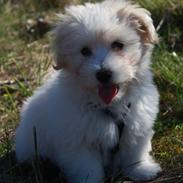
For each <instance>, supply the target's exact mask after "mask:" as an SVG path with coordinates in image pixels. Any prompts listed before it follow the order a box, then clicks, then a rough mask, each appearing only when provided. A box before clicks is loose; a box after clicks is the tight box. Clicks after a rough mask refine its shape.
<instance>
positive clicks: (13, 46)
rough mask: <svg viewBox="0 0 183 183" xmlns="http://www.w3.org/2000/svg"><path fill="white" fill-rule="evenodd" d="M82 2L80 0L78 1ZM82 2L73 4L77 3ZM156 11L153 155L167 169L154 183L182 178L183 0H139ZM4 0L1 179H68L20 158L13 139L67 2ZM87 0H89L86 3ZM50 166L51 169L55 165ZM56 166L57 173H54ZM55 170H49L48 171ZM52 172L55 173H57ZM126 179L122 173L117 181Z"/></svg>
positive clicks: (21, 182)
mask: <svg viewBox="0 0 183 183" xmlns="http://www.w3.org/2000/svg"><path fill="white" fill-rule="evenodd" d="M78 1H79V0H78ZM78 1H77V0H73V2H75V3H77V2H78ZM136 1H138V2H139V3H140V4H141V5H142V6H143V7H145V8H147V9H148V10H149V11H150V12H151V13H152V17H153V20H154V24H155V26H156V28H157V31H158V33H159V35H160V43H159V44H158V45H157V46H156V48H155V51H154V54H153V65H152V67H153V72H154V74H155V82H156V84H157V86H158V89H159V91H160V94H161V101H160V113H159V116H158V119H157V121H156V125H155V130H156V134H155V136H154V139H153V155H154V156H155V157H156V159H157V161H158V162H160V164H161V165H162V167H163V170H164V171H163V172H162V173H161V174H160V175H159V177H158V178H157V179H156V180H153V181H151V182H153V183H157V182H163V183H164V182H166V183H182V182H183V46H182V45H183V32H182V30H183V0H156V1H149V0H136ZM60 2H61V3H59V0H52V1H49V0H39V1H36V0H33V1H31V0H27V1H25V2H24V1H23V0H0V182H2V183H12V182H13V183H30V182H36V183H43V182H48V183H51V182H52V183H54V182H58V181H59V182H64V177H63V174H62V173H58V171H57V170H56V169H54V168H53V167H52V166H50V165H49V163H48V162H46V164H45V163H43V162H42V161H38V160H37V161H35V162H33V163H32V166H27V165H24V164H18V163H17V162H16V160H15V156H14V152H13V148H14V143H13V137H14V132H15V128H16V126H17V125H18V121H19V111H20V108H21V105H22V102H23V101H24V99H25V98H26V97H28V96H30V95H31V94H32V92H33V90H34V89H35V88H36V87H37V86H39V85H40V84H41V81H42V78H43V76H44V75H45V73H46V72H47V70H48V69H49V67H50V64H51V60H52V55H51V54H50V40H51V33H50V31H49V30H51V28H52V27H53V26H54V24H53V22H54V21H55V19H56V18H55V13H58V12H60V11H62V9H63V7H64V5H65V4H68V3H71V1H68V0H65V1H60ZM82 2H84V1H82ZM50 167H51V169H50ZM51 170H52V171H51ZM48 171H49V172H50V171H51V172H52V173H49V176H48V173H46V172H48ZM52 174H53V175H52ZM125 180H126V179H125V178H124V177H121V176H117V177H116V178H114V180H113V181H112V182H113V183H120V182H124V181H125Z"/></svg>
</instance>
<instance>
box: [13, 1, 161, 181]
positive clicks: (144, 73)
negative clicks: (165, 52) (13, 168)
mask: <svg viewBox="0 0 183 183" xmlns="http://www.w3.org/2000/svg"><path fill="white" fill-rule="evenodd" d="M60 19H61V21H60V22H59V23H58V24H57V26H56V28H55V31H54V42H53V51H54V55H55V63H54V68H55V69H57V70H58V71H56V72H55V73H54V74H53V77H51V78H50V79H49V80H48V81H46V82H45V84H44V85H43V86H41V87H40V88H39V89H38V90H37V91H36V92H35V93H34V95H33V96H32V97H31V98H29V99H28V100H27V102H26V103H25V104H24V107H23V111H22V119H21V123H20V126H19V127H18V129H17V133H16V154H17V158H18V160H19V161H24V160H30V159H31V158H34V156H35V144H34V143H35V138H34V136H35V135H34V133H33V131H34V130H33V129H36V136H37V138H36V141H37V151H38V153H39V155H40V156H41V157H43V158H44V157H46V158H49V159H51V160H52V161H53V162H54V163H56V164H57V165H58V166H59V167H60V168H61V169H62V170H64V172H65V174H66V177H67V178H68V181H69V182H70V183H85V182H87V183H98V182H104V177H105V174H106V172H109V169H110V172H113V173H114V172H115V171H117V170H119V171H121V172H122V173H123V174H124V175H125V176H128V177H130V178H131V179H133V180H149V179H152V178H154V177H155V176H156V175H157V173H158V172H159V171H160V170H161V168H160V166H159V165H158V164H157V163H156V162H155V161H154V160H153V158H152V157H151V156H150V154H149V152H150V151H151V139H152V136H153V133H154V132H153V124H154V120H155V119H156V115H157V113H158V102H159V94H158V91H157V88H156V86H155V85H154V83H153V79H152V73H151V69H150V64H151V53H152V49H153V45H154V44H155V43H156V42H157V41H158V36H157V34H156V31H155V28H154V26H153V23H152V19H151V17H150V13H149V12H148V11H147V10H145V9H143V8H140V7H139V6H137V5H134V4H132V3H129V2H126V1H124V0H106V1H103V2H101V3H95V4H92V3H86V4H85V5H77V6H70V7H68V8H66V9H65V14H64V15H60ZM106 170H107V171H106Z"/></svg>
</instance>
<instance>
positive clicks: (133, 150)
mask: <svg viewBox="0 0 183 183" xmlns="http://www.w3.org/2000/svg"><path fill="white" fill-rule="evenodd" d="M124 133H125V134H124V135H125V136H124V135H123V137H124V138H125V141H124V144H123V145H122V147H121V150H120V153H119V154H120V155H119V159H118V161H119V160H120V166H121V167H122V173H123V174H124V175H125V176H128V177H130V178H132V179H133V180H151V179H153V178H155V177H156V176H157V173H158V172H159V171H160V170H161V168H160V166H159V164H157V163H155V162H154V160H153V158H152V157H151V156H150V154H149V152H150V151H151V138H152V135H153V131H149V132H148V134H144V136H139V137H137V136H133V137H132V135H131V134H130V132H129V131H124Z"/></svg>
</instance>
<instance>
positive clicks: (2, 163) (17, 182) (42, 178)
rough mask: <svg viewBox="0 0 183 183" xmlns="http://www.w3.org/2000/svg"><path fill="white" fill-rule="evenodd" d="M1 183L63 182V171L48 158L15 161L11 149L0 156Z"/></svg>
mask: <svg viewBox="0 0 183 183" xmlns="http://www.w3.org/2000/svg"><path fill="white" fill-rule="evenodd" d="M0 182H1V183H58V182H59V183H65V182H66V181H65V178H64V176H63V173H60V171H59V169H58V168H57V167H56V166H55V165H53V164H52V163H51V162H50V161H49V160H44V161H43V160H41V161H39V163H38V162H36V161H33V162H32V163H31V164H30V165H28V164H27V163H17V161H16V158H15V152H14V151H12V152H10V153H8V154H6V155H5V156H3V157H1V158H0Z"/></svg>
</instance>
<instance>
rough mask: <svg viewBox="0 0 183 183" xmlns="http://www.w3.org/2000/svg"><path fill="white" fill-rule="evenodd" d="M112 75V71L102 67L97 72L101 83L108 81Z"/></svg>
mask: <svg viewBox="0 0 183 183" xmlns="http://www.w3.org/2000/svg"><path fill="white" fill-rule="evenodd" d="M111 77H112V72H111V71H110V70H108V69H100V70H99V71H98V72H97V73H96V78H97V80H98V81H100V82H101V83H108V82H109V81H110V79H111Z"/></svg>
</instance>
